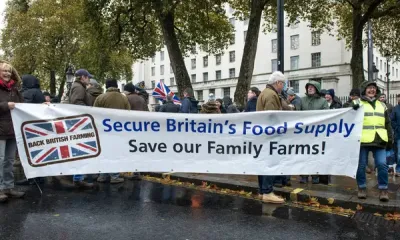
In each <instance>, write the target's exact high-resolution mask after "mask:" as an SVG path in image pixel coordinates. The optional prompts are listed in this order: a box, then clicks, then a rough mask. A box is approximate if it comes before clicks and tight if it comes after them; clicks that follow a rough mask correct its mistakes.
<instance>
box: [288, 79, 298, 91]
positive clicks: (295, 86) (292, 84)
mask: <svg viewBox="0 0 400 240" xmlns="http://www.w3.org/2000/svg"><path fill="white" fill-rule="evenodd" d="M289 84H290V87H291V88H292V89H293V91H294V92H295V93H299V92H300V88H299V80H290V81H289Z"/></svg>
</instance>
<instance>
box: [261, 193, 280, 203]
mask: <svg viewBox="0 0 400 240" xmlns="http://www.w3.org/2000/svg"><path fill="white" fill-rule="evenodd" d="M262 201H263V202H266V203H276V204H283V203H285V199H283V198H281V197H279V196H277V195H275V194H274V193H273V192H272V193H268V194H263V195H262Z"/></svg>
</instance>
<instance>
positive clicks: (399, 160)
mask: <svg viewBox="0 0 400 240" xmlns="http://www.w3.org/2000/svg"><path fill="white" fill-rule="evenodd" d="M396 145H397V165H396V173H400V140H397V143H396Z"/></svg>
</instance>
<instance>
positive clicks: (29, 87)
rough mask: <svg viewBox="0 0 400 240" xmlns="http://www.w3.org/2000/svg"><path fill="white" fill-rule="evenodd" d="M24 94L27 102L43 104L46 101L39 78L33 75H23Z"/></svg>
mask: <svg viewBox="0 0 400 240" xmlns="http://www.w3.org/2000/svg"><path fill="white" fill-rule="evenodd" d="M22 96H23V97H24V102H25V103H38V104H41V103H44V102H45V98H44V95H43V93H42V91H41V90H40V83H39V80H38V79H37V78H36V77H34V76H32V75H24V76H22Z"/></svg>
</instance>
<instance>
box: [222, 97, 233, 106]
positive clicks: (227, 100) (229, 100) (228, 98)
mask: <svg viewBox="0 0 400 240" xmlns="http://www.w3.org/2000/svg"><path fill="white" fill-rule="evenodd" d="M222 101H223V102H224V105H225V106H230V105H232V99H231V98H230V97H229V96H225V97H224V98H223V99H222Z"/></svg>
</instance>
